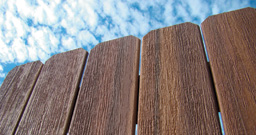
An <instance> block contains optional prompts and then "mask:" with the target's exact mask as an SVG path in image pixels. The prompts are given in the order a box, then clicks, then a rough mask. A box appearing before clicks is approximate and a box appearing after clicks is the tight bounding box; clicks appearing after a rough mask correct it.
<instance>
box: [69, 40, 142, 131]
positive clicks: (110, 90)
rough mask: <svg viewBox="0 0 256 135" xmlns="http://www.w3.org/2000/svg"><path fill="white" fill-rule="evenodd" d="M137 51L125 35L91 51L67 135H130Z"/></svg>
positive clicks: (137, 63)
mask: <svg viewBox="0 0 256 135" xmlns="http://www.w3.org/2000/svg"><path fill="white" fill-rule="evenodd" d="M139 49H140V40H139V39H138V38H136V37H133V36H128V37H123V38H119V39H115V40H111V41H108V42H103V43H100V44H99V45H97V46H95V47H94V48H93V49H92V50H91V52H90V56H89V59H88V63H87V65H86V70H85V73H84V77H83V82H82V85H81V89H80V91H79V94H78V99H77V104H76V107H75V111H74V115H73V118H72V122H71V127H70V130H69V135H82V134H86V135H103V134H104V135H117V134H119V135H131V134H134V130H135V129H134V128H135V122H136V121H135V117H136V112H135V111H136V103H137V101H136V98H137V97H136V96H137V83H138V69H139Z"/></svg>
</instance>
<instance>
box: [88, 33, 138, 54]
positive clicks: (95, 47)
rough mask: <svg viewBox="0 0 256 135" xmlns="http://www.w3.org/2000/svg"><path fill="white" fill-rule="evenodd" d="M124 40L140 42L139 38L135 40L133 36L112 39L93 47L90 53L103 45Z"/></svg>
mask: <svg viewBox="0 0 256 135" xmlns="http://www.w3.org/2000/svg"><path fill="white" fill-rule="evenodd" d="M126 38H132V39H134V40H138V41H139V42H140V39H139V38H137V37H135V36H133V35H129V36H125V37H120V38H116V39H112V40H108V41H104V42H101V43H98V44H97V45H95V46H94V47H93V48H92V49H91V51H90V53H91V52H93V51H94V50H97V48H98V47H99V46H102V45H104V44H106V43H109V42H113V41H119V40H125V39H126Z"/></svg>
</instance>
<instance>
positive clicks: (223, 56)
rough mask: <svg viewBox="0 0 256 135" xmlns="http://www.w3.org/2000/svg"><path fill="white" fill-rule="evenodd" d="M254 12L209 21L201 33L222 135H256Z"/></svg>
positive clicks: (203, 25)
mask: <svg viewBox="0 0 256 135" xmlns="http://www.w3.org/2000/svg"><path fill="white" fill-rule="evenodd" d="M255 24H256V9H253V8H245V9H241V10H237V11H232V12H228V13H223V14H219V15H215V16H211V17H208V18H207V19H206V20H205V21H204V22H203V23H202V31H203V35H204V39H205V43H206V48H207V51H208V55H209V60H210V65H211V69H212V74H213V79H214V82H215V87H216V92H217V97H218V101H219V104H220V110H221V114H222V119H223V125H224V129H225V133H226V134H227V135H234V134H248V135H253V134H256V101H255V98H256V68H255V67H256V25H255Z"/></svg>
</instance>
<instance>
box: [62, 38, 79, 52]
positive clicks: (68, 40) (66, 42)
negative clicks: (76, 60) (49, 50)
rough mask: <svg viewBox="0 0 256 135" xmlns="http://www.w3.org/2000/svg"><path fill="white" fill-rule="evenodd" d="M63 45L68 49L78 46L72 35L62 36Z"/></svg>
mask: <svg viewBox="0 0 256 135" xmlns="http://www.w3.org/2000/svg"><path fill="white" fill-rule="evenodd" d="M62 45H63V46H64V48H65V49H66V50H72V49H75V48H77V46H76V43H75V41H74V39H73V38H71V37H62Z"/></svg>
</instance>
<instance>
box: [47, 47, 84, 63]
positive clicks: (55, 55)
mask: <svg viewBox="0 0 256 135" xmlns="http://www.w3.org/2000/svg"><path fill="white" fill-rule="evenodd" d="M74 51H78V52H79V51H82V52H84V53H85V54H88V51H86V50H85V49H83V48H77V49H73V50H70V51H66V52H62V53H58V54H54V55H52V56H51V57H50V58H49V59H47V60H46V61H45V63H47V62H48V61H50V60H51V59H53V58H55V57H57V56H59V55H63V54H65V53H69V52H74Z"/></svg>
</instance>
